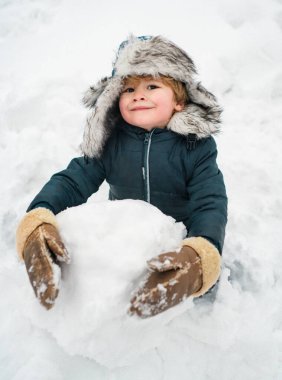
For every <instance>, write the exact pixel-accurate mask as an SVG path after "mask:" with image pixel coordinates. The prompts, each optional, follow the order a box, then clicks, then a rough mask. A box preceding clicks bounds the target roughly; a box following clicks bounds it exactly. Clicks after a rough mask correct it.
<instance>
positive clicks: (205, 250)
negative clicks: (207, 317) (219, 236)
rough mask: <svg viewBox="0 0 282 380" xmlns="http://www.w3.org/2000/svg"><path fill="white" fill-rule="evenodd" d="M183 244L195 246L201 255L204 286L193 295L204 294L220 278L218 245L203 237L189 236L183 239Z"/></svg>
mask: <svg viewBox="0 0 282 380" xmlns="http://www.w3.org/2000/svg"><path fill="white" fill-rule="evenodd" d="M182 245H187V246H189V247H191V248H193V249H194V250H195V251H196V252H197V254H198V255H199V256H200V259H201V263H202V271H203V286H202V288H201V289H200V290H199V291H198V292H196V293H194V294H192V296H193V297H199V296H202V295H203V294H205V293H206V292H207V291H208V290H209V289H210V288H211V287H212V286H213V285H214V284H215V283H216V281H217V280H218V278H219V275H220V264H221V256H220V254H219V252H218V250H217V249H216V247H215V246H214V245H213V244H212V243H210V242H209V241H208V240H206V239H204V238H202V237H191V238H187V239H185V240H183V243H182Z"/></svg>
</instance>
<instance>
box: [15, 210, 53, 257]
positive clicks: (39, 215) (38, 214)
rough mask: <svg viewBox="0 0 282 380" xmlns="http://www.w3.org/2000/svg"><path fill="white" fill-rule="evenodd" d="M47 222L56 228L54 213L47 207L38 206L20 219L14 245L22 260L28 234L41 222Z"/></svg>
mask: <svg viewBox="0 0 282 380" xmlns="http://www.w3.org/2000/svg"><path fill="white" fill-rule="evenodd" d="M43 223H49V224H52V225H53V226H54V227H56V228H58V224H57V221H56V217H55V215H54V214H53V213H52V211H50V210H48V209H47V208H43V207H38V208H35V209H34V210H31V211H29V212H28V213H27V214H26V215H25V216H24V218H23V219H22V220H21V222H20V224H19V225H18V228H17V233H16V245H17V251H18V254H19V257H20V259H21V260H23V250H24V246H25V242H26V240H27V239H28V237H29V235H30V234H31V233H32V232H33V231H34V230H35V229H36V228H37V227H39V226H40V225H41V224H43Z"/></svg>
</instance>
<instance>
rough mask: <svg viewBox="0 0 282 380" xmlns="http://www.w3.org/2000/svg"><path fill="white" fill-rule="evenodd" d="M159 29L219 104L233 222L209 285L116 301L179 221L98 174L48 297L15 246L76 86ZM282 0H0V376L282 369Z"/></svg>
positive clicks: (75, 123)
mask: <svg viewBox="0 0 282 380" xmlns="http://www.w3.org/2000/svg"><path fill="white" fill-rule="evenodd" d="M131 32H132V33H134V34H135V35H147V34H154V35H156V34H162V35H164V36H165V37H167V38H169V39H171V40H172V41H174V42H175V43H177V44H178V45H179V46H181V47H182V48H184V49H185V50H187V52H188V53H189V54H190V55H191V56H192V58H193V59H194V60H195V63H196V66H197V67H198V71H199V74H200V80H201V81H202V83H203V85H204V86H206V87H207V88H209V89H210V90H211V91H212V92H213V93H215V94H217V96H218V98H219V102H220V104H222V105H223V108H224V114H223V132H222V134H221V135H219V136H218V137H217V138H216V140H217V144H218V149H219V156H218V162H219V165H220V168H221V169H222V171H223V173H224V176H225V181H226V186H227V191H228V195H229V223H228V227H227V234H226V241H225V246H224V252H223V270H222V276H221V280H220V283H219V285H218V287H216V288H214V289H213V291H212V292H211V293H209V294H208V295H206V296H204V297H202V298H200V299H198V300H194V301H192V300H189V299H188V300H186V301H185V302H183V304H182V305H180V306H178V307H176V308H174V309H171V310H169V311H167V312H165V313H163V314H160V315H159V316H156V317H154V318H151V319H147V320H140V319H138V318H137V317H134V318H132V317H129V316H128V315H127V313H126V310H127V307H128V302H129V299H130V295H131V292H132V291H133V290H134V288H135V286H136V285H137V283H138V281H139V279H140V277H142V273H143V271H144V270H145V267H146V260H148V259H150V258H151V257H152V256H154V255H155V254H159V253H161V252H163V251H164V250H167V249H169V250H170V249H172V248H173V247H174V246H175V248H176V246H177V244H179V242H180V240H181V235H182V233H183V226H182V225H181V224H175V223H174V222H173V220H172V219H171V218H168V217H165V216H164V215H162V214H161V213H160V212H159V211H158V210H156V209H155V208H154V207H151V206H150V205H148V204H145V203H142V202H138V201H136V202H133V201H122V202H108V201H106V199H107V190H108V188H107V185H105V184H103V185H102V187H101V189H100V190H99V192H98V193H97V194H95V195H94V196H92V197H91V198H90V199H89V202H88V203H87V204H86V205H84V206H80V207H77V208H73V209H68V210H66V211H65V212H64V213H62V214H61V215H60V216H59V217H58V220H59V223H60V225H61V227H62V234H63V237H64V239H65V241H66V245H67V247H68V249H69V250H70V253H71V255H72V262H71V264H69V265H63V270H62V279H61V290H60V295H59V298H58V302H57V303H56V305H55V307H54V309H52V310H50V311H45V310H44V309H43V308H42V307H41V306H40V305H39V304H38V301H37V300H36V298H35V297H34V294H33V291H32V288H31V286H30V284H29V281H28V276H27V274H26V271H25V267H24V265H23V264H21V263H19V261H18V258H17V255H16V252H15V230H16V226H17V223H18V222H19V220H20V219H21V217H22V216H23V215H24V212H25V210H26V208H27V206H28V204H29V202H30V201H31V199H32V198H33V197H34V196H35V194H36V193H37V192H38V191H39V190H40V188H41V187H42V186H43V184H44V183H45V182H46V181H47V180H48V179H49V177H50V176H51V175H52V174H53V173H54V172H56V171H59V170H61V169H63V168H64V167H65V166H66V165H67V163H68V162H69V161H70V159H71V158H72V157H74V156H77V155H79V150H78V146H79V143H80V142H81V139H82V132H83V127H84V121H85V118H86V110H85V109H84V108H83V106H82V105H81V97H82V94H83V92H84V91H85V90H86V89H87V88H88V86H89V85H90V84H93V83H95V82H97V80H99V79H100V78H101V77H103V76H106V75H109V73H110V72H111V62H112V60H113V56H114V52H115V51H116V50H117V48H118V45H119V43H120V42H121V41H122V40H123V39H124V38H125V37H126V36H127V35H128V34H129V33H131ZM281 42H282V2H281V0H269V1H267V2H265V1H262V0H236V1H235V0H230V1H228V2H226V1H223V0H215V1H213V2H210V1H208V0H200V1H198V2H192V1H191V2H189V1H184V0H176V1H174V2H171V1H160V0H157V1H155V2H151V1H148V0H144V1H143V2H142V6H140V7H138V8H137V5H136V3H134V2H129V1H127V0H125V1H122V2H119V3H117V2H114V1H113V0H108V1H105V2H93V1H90V0H83V1H81V2H77V1H75V0H69V1H67V0H61V1H58V0H56V1H55V0H45V1H43V0H41V1H40V0H37V1H34V0H14V1H7V0H5V1H1V2H0V49H1V59H0V69H1V70H0V88H1V92H0V109H1V112H0V165H1V190H0V191H1V194H0V211H1V229H0V233H1V239H0V255H1V266H0V299H1V313H0V374H1V376H0V377H1V380H64V379H68V380H75V379H78V378H81V379H83V380H90V379H93V378H95V379H101V380H104V379H109V380H127V379H134V380H139V379H140V380H141V379H142V380H143V379H147V380H150V379H152V380H156V379H164V380H172V379H187V378H193V379H197V380H206V379H209V380H218V379H224V380H234V379H239V378H240V379H242V380H280V379H281V377H282V306H281V296H282V289H281V284H282V280H281V279H282V276H281V255H282V248H281V247H282V234H281V213H282V201H281V187H282V178H281V173H282V159H281V142H282V129H281V118H282V109H281V101H282V66H281V62H282V50H281Z"/></svg>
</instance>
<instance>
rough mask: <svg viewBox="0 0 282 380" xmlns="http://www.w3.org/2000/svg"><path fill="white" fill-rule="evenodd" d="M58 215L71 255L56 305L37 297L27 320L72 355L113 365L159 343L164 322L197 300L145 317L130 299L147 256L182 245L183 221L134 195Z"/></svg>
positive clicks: (144, 267) (63, 275)
mask: <svg viewBox="0 0 282 380" xmlns="http://www.w3.org/2000/svg"><path fill="white" fill-rule="evenodd" d="M57 219H58V223H59V226H60V231H61V235H62V237H63V240H64V242H65V244H66V247H67V249H68V251H69V253H70V255H71V257H72V261H71V264H70V265H68V266H67V265H65V266H64V267H63V270H62V281H61V286H60V288H61V289H60V294H59V298H58V300H57V302H56V304H55V306H54V308H53V309H52V310H50V311H45V310H44V309H43V308H42V307H41V306H40V305H38V304H37V300H35V299H32V301H31V303H32V305H33V307H32V308H30V309H29V310H30V311H29V312H28V313H29V318H31V319H32V320H33V322H34V323H35V324H37V325H38V326H39V327H42V328H45V329H47V330H48V331H49V332H50V333H51V334H52V335H53V336H54V337H55V338H56V340H57V342H58V344H59V345H60V346H62V347H63V348H64V349H65V350H66V351H67V352H68V353H69V354H79V355H83V356H86V357H89V358H93V359H95V360H97V361H99V362H100V363H102V364H106V365H108V366H111V365H112V366H116V365H122V364H126V363H128V362H130V361H132V360H133V359H134V357H135V356H137V355H140V352H142V350H143V351H144V352H145V351H147V350H148V349H150V348H152V347H154V346H155V345H157V344H160V343H161V340H162V331H161V329H162V326H164V325H165V324H167V322H168V321H170V320H171V319H172V318H173V317H174V316H176V315H178V314H179V313H181V312H183V310H185V309H187V308H188V307H189V305H191V301H190V300H188V301H186V302H184V303H183V304H182V305H180V306H178V307H176V308H173V309H171V310H169V311H167V312H164V313H162V314H160V315H159V316H156V317H153V318H149V319H147V320H142V319H140V318H138V317H136V316H134V317H132V316H129V315H128V313H127V310H128V306H129V300H130V298H131V294H132V292H133V291H134V290H135V289H136V287H137V286H138V284H139V281H140V280H141V278H142V276H143V275H144V273H145V271H146V270H147V269H146V261H147V260H148V259H149V258H151V257H153V256H155V255H158V254H160V253H162V252H166V251H170V250H174V249H176V248H178V247H179V245H180V243H181V240H182V238H183V237H184V236H185V233H186V230H185V227H184V225H183V224H182V223H175V220H174V219H172V218H171V217H168V216H166V215H164V214H162V213H161V212H160V211H159V210H158V209H157V208H155V207H153V206H152V205H149V204H148V203H145V202H142V201H133V200H126V201H114V202H111V201H106V202H100V203H92V204H87V205H83V206H79V207H74V208H70V209H67V210H66V211H64V212H62V213H61V214H59V215H58V216H57Z"/></svg>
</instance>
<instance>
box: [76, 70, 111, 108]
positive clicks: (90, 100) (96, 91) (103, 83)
mask: <svg viewBox="0 0 282 380" xmlns="http://www.w3.org/2000/svg"><path fill="white" fill-rule="evenodd" d="M109 79H110V78H108V77H105V78H102V79H101V80H100V81H99V82H98V83H96V85H95V86H91V87H90V88H89V89H88V90H87V91H86V92H85V94H84V96H83V99H82V101H83V103H84V104H85V106H86V107H88V108H93V107H94V106H95V104H96V102H97V99H98V98H99V96H100V95H101V94H102V93H103V91H104V90H105V88H106V87H107V85H108V82H109Z"/></svg>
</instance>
